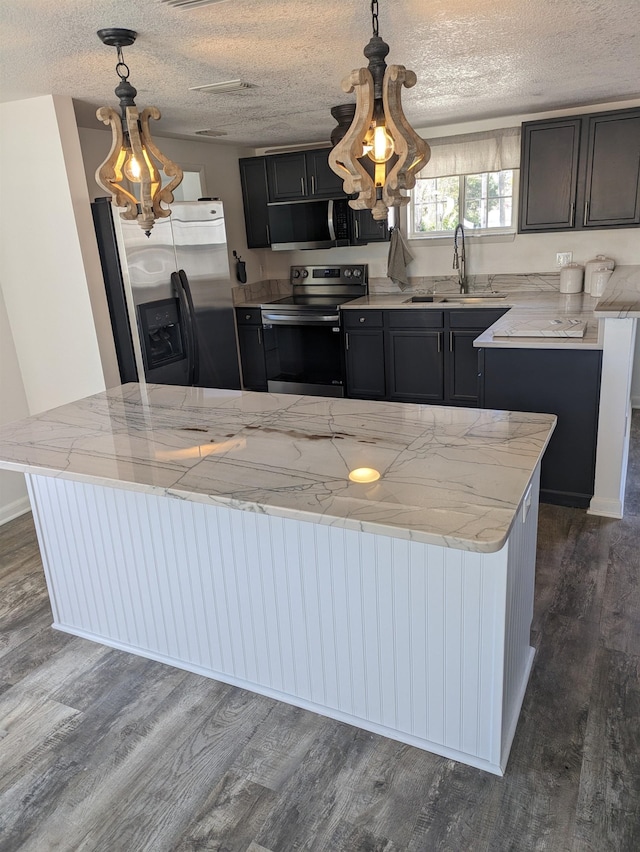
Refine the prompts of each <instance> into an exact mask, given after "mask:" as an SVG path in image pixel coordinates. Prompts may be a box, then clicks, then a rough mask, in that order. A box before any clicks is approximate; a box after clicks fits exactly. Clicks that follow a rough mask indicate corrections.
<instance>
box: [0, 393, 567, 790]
mask: <svg viewBox="0 0 640 852" xmlns="http://www.w3.org/2000/svg"><path fill="white" fill-rule="evenodd" d="M554 425H555V418H554V417H553V416H552V415H545V414H524V413H512V412H504V411H487V410H475V409H458V408H448V407H442V406H439V407H429V406H414V405H398V404H394V403H381V402H367V401H360V400H347V399H326V398H318V397H301V396H293V395H278V394H262V393H248V392H238V391H225V390H208V389H201V388H198V389H194V388H183V387H169V386H161V385H141V386H140V385H134V384H132V385H125V386H123V387H122V388H117V389H114V390H110V391H107V392H105V393H102V394H98V395H96V396H93V397H89V398H87V399H84V400H80V401H78V402H76V403H72V404H70V405H66V406H62V407H61V408H58V409H54V410H52V411H49V412H45V413H43V414H40V415H37V416H35V417H32V418H29V419H27V420H25V421H20V422H18V423H14V424H9V425H7V426H4V427H2V429H0V465H1V466H2V467H6V468H8V469H11V470H19V471H23V472H25V473H26V475H27V482H28V487H29V493H30V498H31V503H32V508H33V513H34V519H35V523H36V529H37V532H38V538H39V542H40V548H41V552H42V558H43V564H44V569H45V574H46V578H47V584H48V588H49V593H50V598H51V604H52V609H53V615H54V627H56V628H57V629H60V630H64V631H66V632H69V633H73V634H75V635H78V636H82V637H85V638H87V639H92V640H94V641H98V642H101V643H103V644H106V645H109V646H111V647H114V648H120V649H122V650H125V651H129V652H132V653H136V654H140V655H142V656H145V657H148V658H151V659H154V660H159V661H161V662H165V663H168V664H171V665H175V666H178V667H181V668H184V669H186V670H189V671H192V672H196V673H199V674H202V675H206V676H209V677H213V678H215V679H218V680H222V681H225V682H228V683H231V684H234V685H237V686H239V687H244V688H247V689H249V690H253V691H255V692H259V693H261V694H264V695H268V696H271V697H273V698H276V699H279V700H282V701H286V702H289V703H292V704H295V705H297V706H300V707H304V708H306V709H309V710H313V711H316V712H318V713H322V714H325V715H328V716H331V717H333V718H335V719H339V720H341V721H344V722H347V723H350V724H354V725H358V726H359V727H362V728H365V729H367V730H370V731H373V732H376V733H379V734H382V735H384V736H389V737H392V738H395V739H397V740H400V741H402V742H406V743H409V744H410V745H414V746H417V747H420V748H424V749H427V750H429V751H433V752H435V753H437V754H441V755H444V756H446V757H449V758H453V759H456V760H460V761H463V762H465V763H468V764H470V765H472V766H476V767H479V768H481V769H485V770H488V771H490V772H494V773H497V774H502V773H503V772H504V769H505V766H506V761H507V758H508V754H509V749H510V746H511V741H512V739H513V735H514V732H515V727H516V723H517V719H518V715H519V712H520V707H521V704H522V700H523V696H524V692H525V688H526V684H527V681H528V677H529V672H530V670H531V665H532V662H533V649H532V648H531V647H530V644H529V629H530V624H531V618H532V612H533V586H534V569H535V546H536V524H537V505H538V480H539V470H540V460H541V458H542V455H543V453H544V450H545V447H546V445H547V443H548V441H549V438H550V435H551V433H552V431H553V428H554ZM354 480H355V481H354ZM358 480H361V481H358Z"/></svg>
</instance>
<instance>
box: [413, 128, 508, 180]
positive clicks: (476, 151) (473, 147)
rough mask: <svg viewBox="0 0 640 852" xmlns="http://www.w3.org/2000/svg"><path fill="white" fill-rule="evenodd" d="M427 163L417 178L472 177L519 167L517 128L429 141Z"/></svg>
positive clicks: (443, 137) (444, 137)
mask: <svg viewBox="0 0 640 852" xmlns="http://www.w3.org/2000/svg"><path fill="white" fill-rule="evenodd" d="M427 141H428V142H429V146H430V147H431V159H430V160H429V162H428V163H427V165H426V166H425V167H424V168H423V169H422V171H421V172H420V174H419V177H422V178H434V177H448V176H449V175H473V174H480V173H481V172H499V171H502V169H517V168H519V167H520V128H519V127H506V128H500V129H499V130H486V131H483V132H482V133H465V134H463V135H460V136H442V137H440V138H439V139H438V138H436V139H429V138H428V137H427Z"/></svg>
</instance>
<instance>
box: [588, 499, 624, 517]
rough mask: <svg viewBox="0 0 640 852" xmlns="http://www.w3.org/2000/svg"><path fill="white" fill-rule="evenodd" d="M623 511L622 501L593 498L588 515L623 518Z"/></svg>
mask: <svg viewBox="0 0 640 852" xmlns="http://www.w3.org/2000/svg"><path fill="white" fill-rule="evenodd" d="M623 509H624V505H623V503H622V500H613V499H611V498H609V497H592V498H591V504H590V506H589V508H588V509H587V514H588V515H599V516H600V517H603V518H621V517H622V512H623Z"/></svg>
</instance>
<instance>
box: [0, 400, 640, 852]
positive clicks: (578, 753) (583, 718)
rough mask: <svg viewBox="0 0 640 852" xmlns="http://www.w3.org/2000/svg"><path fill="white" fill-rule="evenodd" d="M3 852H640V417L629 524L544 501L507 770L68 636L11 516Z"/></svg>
mask: <svg viewBox="0 0 640 852" xmlns="http://www.w3.org/2000/svg"><path fill="white" fill-rule="evenodd" d="M0 557H1V561H0V626H1V631H0V852H18V850H20V852H49V851H50V850H51V852H53V850H55V852H72V850H73V852H79V850H82V852H97V851H98V850H99V852H165V850H166V852H169V851H170V850H171V852H195V850H210V851H211V852H213V850H216V852H294V850H296V852H297V850H314V852H436V850H437V852H440V850H443V852H468V851H469V852H485V850H491V852H503V850H505V852H506V850H513V852H528V851H529V850H536V852H540V850H542V851H543V852H545V851H546V850H549V852H609V850H610V852H637V850H639V849H640V412H635V414H634V420H633V440H632V457H631V462H630V476H629V485H628V492H627V514H626V517H625V518H624V520H622V521H615V520H608V519H604V518H595V517H591V516H589V515H587V514H586V513H585V512H583V511H581V510H577V509H566V508H562V507H556V506H542V507H541V513H540V526H539V542H538V566H537V587H536V611H535V616H534V623H533V631H532V634H533V642H534V644H535V646H536V648H537V656H536V661H535V665H534V669H533V673H532V677H531V681H530V684H529V688H528V690H527V695H526V698H525V703H524V708H523V712H522V715H521V718H520V721H519V724H518V729H517V732H516V737H515V741H514V745H513V749H512V752H511V758H510V760H509V765H508V767H507V774H506V776H505V777H504V778H498V777H495V776H492V775H489V774H486V773H483V772H480V771H478V770H475V769H471V768H469V767H466V766H463V765H461V764H457V763H454V762H453V761H450V760H446V759H444V758H440V757H436V756H435V755H430V754H428V753H426V752H423V751H419V750H418V749H414V748H411V747H409V746H404V745H401V744H399V743H396V742H393V741H391V740H387V739H384V738H382V737H378V736H375V735H372V734H369V733H366V732H365V731H361V730H359V729H357V728H352V727H349V726H347V725H343V724H341V723H338V722H334V721H332V720H330V719H324V718H322V717H320V716H316V715H314V714H312V713H308V712H306V711H303V710H300V709H298V708H295V707H290V706H288V705H285V704H280V703H278V702H276V701H272V700H270V699H267V698H263V697H261V696H257V695H253V694H251V693H249V692H245V691H243V690H240V689H236V688H234V687H231V686H228V685H225V684H221V683H216V682H215V681H211V680H207V679H205V678H201V677H198V676H196V675H191V674H188V673H186V672H182V671H179V670H177V669H172V668H169V667H168V666H164V665H161V664H159V663H155V662H152V661H148V660H144V659H142V658H140V657H135V656H130V655H128V654H125V653H122V652H120V651H114V650H110V649H108V648H104V647H102V646H100V645H96V644H94V643H92V642H87V641H85V640H82V639H78V638H76V637H72V636H67V635H65V634H63V633H60V632H57V631H55V630H52V629H51V627H50V624H51V612H50V609H49V602H48V597H47V591H46V586H45V582H44V577H43V573H42V567H41V563H40V557H39V552H38V547H37V542H36V539H35V534H34V531H33V525H32V522H31V517H30V515H26V516H23V517H22V518H19V519H17V520H15V521H13V522H11V523H10V524H7V525H5V526H4V527H2V528H0Z"/></svg>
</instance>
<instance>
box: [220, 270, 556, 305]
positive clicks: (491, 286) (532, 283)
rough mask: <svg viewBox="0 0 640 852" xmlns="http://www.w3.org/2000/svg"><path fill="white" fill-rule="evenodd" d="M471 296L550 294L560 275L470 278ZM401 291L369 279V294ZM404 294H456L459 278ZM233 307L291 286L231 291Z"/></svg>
mask: <svg viewBox="0 0 640 852" xmlns="http://www.w3.org/2000/svg"><path fill="white" fill-rule="evenodd" d="M467 280H468V282H469V292H470V293H478V292H480V293H482V292H485V291H486V290H494V291H496V292H499V293H516V292H517V293H550V292H556V293H557V292H558V291H559V289H560V273H559V272H548V273H541V272H538V273H531V274H528V275H524V274H523V275H518V274H514V275H506V274H503V275H469V276H467ZM400 289H401V288H400V287H398V285H397V284H394V282H393V281H392V280H391V279H390V278H386V277H385V278H370V279H369V292H370V293H371V294H372V295H376V296H382V295H386V294H394V293H398V292H400ZM402 289H403V292H405V293H459V292H460V289H459V287H458V278H457V276H455V275H422V276H415V277H410V278H409V286H408V287H404V288H402ZM232 293H233V304H234V305H244V304H246V303H247V302H252V303H255V302H268V301H270V300H272V299H277V298H278V297H279V296H288V295H289V294H290V293H291V283H290V281H289V280H288V279H286V278H269V279H265V280H264V281H257V282H255V283H254V284H244V285H242V286H237V287H234V288H233V290H232Z"/></svg>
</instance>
